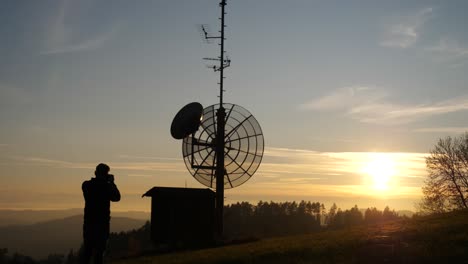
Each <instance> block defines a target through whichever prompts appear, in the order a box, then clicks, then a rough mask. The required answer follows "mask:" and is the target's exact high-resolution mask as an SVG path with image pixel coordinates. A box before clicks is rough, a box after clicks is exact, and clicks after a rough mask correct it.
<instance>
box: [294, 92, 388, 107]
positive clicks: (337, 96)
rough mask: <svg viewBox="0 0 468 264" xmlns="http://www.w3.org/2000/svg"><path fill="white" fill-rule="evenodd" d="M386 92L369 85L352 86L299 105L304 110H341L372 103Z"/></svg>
mask: <svg viewBox="0 0 468 264" xmlns="http://www.w3.org/2000/svg"><path fill="white" fill-rule="evenodd" d="M385 96H386V93H384V92H383V91H382V90H379V89H376V88H372V87H367V86H350V87H344V88H340V89H337V90H335V91H333V92H331V93H330V94H329V95H325V96H322V97H320V98H318V99H315V100H312V101H310V102H307V103H304V104H301V105H299V109H303V110H320V111H330V110H340V109H348V108H350V107H354V106H356V105H362V104H370V103H372V102H374V101H378V100H380V99H381V98H384V97H385Z"/></svg>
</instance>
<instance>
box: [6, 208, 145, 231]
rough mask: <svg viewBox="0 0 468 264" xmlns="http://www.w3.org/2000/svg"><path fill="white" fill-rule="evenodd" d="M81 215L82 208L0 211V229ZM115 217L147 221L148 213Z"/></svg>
mask: <svg viewBox="0 0 468 264" xmlns="http://www.w3.org/2000/svg"><path fill="white" fill-rule="evenodd" d="M81 214H83V208H73V209H65V210H0V227H3V226H10V225H32V224H35V223H39V222H45V221H50V220H54V219H62V218H66V217H70V216H74V215H81ZM112 216H115V217H128V218H133V219H140V220H145V221H146V220H149V218H150V213H149V212H142V211H128V212H114V211H113V212H112Z"/></svg>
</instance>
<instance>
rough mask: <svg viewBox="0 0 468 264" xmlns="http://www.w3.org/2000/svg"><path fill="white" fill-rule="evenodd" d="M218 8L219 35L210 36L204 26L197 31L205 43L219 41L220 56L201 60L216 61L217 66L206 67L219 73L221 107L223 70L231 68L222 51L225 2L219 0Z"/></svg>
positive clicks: (206, 26)
mask: <svg viewBox="0 0 468 264" xmlns="http://www.w3.org/2000/svg"><path fill="white" fill-rule="evenodd" d="M219 6H220V7H221V17H220V18H219V19H220V20H221V30H220V31H219V33H220V34H221V35H218V36H212V35H211V34H210V30H209V26H208V25H206V24H201V25H199V31H200V34H201V35H202V37H203V38H204V40H205V42H207V43H211V40H213V39H219V40H220V41H219V46H220V55H219V56H218V57H217V58H203V60H207V61H217V62H218V65H207V67H208V68H210V69H213V71H214V72H219V75H220V77H219V79H220V80H219V83H218V84H219V96H218V97H219V103H220V105H223V92H224V91H225V90H224V89H223V83H224V78H225V77H224V69H225V68H228V67H229V66H231V59H230V58H229V56H226V57H225V53H226V52H225V51H224V41H225V40H226V38H225V37H224V28H225V27H226V24H225V23H224V15H226V12H225V11H224V7H225V6H226V0H221V2H220V3H219Z"/></svg>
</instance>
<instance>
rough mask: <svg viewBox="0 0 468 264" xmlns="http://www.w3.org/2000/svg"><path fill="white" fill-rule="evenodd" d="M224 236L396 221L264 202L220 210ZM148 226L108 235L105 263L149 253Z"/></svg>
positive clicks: (392, 215)
mask: <svg viewBox="0 0 468 264" xmlns="http://www.w3.org/2000/svg"><path fill="white" fill-rule="evenodd" d="M224 213H225V217H224V221H225V223H224V226H225V235H226V237H227V238H228V239H230V240H242V239H260V238H267V237H276V236H288V235H299V234H311V233H314V232H318V231H320V230H324V229H340V228H346V227H351V226H355V225H361V224H374V223H379V222H382V221H387V220H394V219H397V218H398V217H399V216H398V215H397V213H396V212H395V211H394V210H390V208H389V207H386V208H385V209H384V210H383V211H381V210H378V209H376V208H368V209H367V210H360V209H359V208H358V207H357V206H354V207H353V208H351V209H347V210H341V209H340V208H338V207H337V206H336V204H333V205H332V206H331V207H330V209H329V210H326V208H325V206H324V205H323V204H322V203H319V202H310V201H307V202H306V201H301V202H264V201H260V202H258V203H257V204H256V205H254V204H251V203H248V202H241V203H235V204H230V205H226V207H225V209H224ZM150 234H151V224H150V222H149V221H148V222H146V223H145V224H144V225H143V226H142V227H141V228H139V229H136V230H131V231H127V232H120V233H111V234H110V237H109V243H108V248H109V250H108V251H107V253H106V255H107V258H109V259H117V258H122V257H128V256H137V255H141V254H142V253H144V252H146V251H149V250H151V249H153V245H152V242H151V238H150V237H151V236H150ZM78 256H79V251H78V252H76V251H73V250H70V252H69V253H68V254H66V255H63V254H50V255H49V256H48V257H47V258H45V259H42V260H35V259H33V258H31V257H28V256H25V255H21V254H18V253H14V254H8V250H7V249H0V264H77V263H79V257H78Z"/></svg>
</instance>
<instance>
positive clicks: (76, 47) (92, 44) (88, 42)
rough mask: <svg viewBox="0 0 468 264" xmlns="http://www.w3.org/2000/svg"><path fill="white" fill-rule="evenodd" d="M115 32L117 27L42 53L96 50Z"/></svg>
mask: <svg viewBox="0 0 468 264" xmlns="http://www.w3.org/2000/svg"><path fill="white" fill-rule="evenodd" d="M115 32H117V28H113V29H111V30H109V31H107V32H104V33H101V34H100V35H96V36H93V37H92V38H90V39H83V40H79V41H78V42H76V43H66V44H64V45H56V46H54V47H51V48H50V49H48V50H45V51H42V52H41V54H42V55H49V54H61V53H70V52H77V51H89V50H95V49H98V48H100V47H101V46H103V45H104V44H105V43H106V42H108V41H109V40H110V39H111V38H112V37H113V36H114V35H115Z"/></svg>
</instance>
